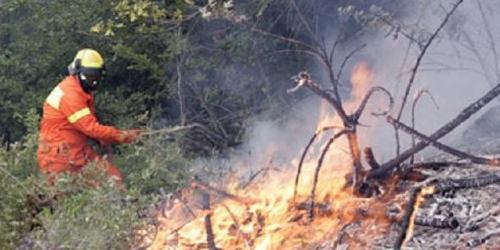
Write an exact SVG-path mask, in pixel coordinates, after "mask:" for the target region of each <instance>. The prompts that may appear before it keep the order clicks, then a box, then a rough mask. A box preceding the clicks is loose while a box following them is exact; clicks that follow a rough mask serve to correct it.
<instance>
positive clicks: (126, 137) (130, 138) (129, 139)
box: [118, 129, 141, 143]
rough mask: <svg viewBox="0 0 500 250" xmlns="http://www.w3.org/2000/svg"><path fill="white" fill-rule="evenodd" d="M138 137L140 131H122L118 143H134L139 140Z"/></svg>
mask: <svg viewBox="0 0 500 250" xmlns="http://www.w3.org/2000/svg"><path fill="white" fill-rule="evenodd" d="M140 135H141V130H140V129H130V130H123V131H122V132H121V133H120V135H119V138H118V141H119V142H120V143H134V142H136V141H137V140H138V139H139V136H140Z"/></svg>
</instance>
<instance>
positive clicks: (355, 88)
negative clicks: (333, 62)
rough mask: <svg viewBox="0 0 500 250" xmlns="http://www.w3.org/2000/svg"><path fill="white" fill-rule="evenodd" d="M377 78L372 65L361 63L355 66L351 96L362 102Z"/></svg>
mask: <svg viewBox="0 0 500 250" xmlns="http://www.w3.org/2000/svg"><path fill="white" fill-rule="evenodd" d="M374 77H375V74H374V73H373V71H372V69H371V67H370V65H368V63H366V62H360V63H358V64H356V66H354V69H353V70H352V73H351V84H352V90H351V95H352V99H354V100H356V101H357V100H361V98H363V96H364V94H366V92H367V91H368V89H369V88H370V85H371V83H372V81H373V79H374Z"/></svg>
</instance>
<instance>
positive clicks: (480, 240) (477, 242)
mask: <svg viewBox="0 0 500 250" xmlns="http://www.w3.org/2000/svg"><path fill="white" fill-rule="evenodd" d="M498 235H500V229H495V230H493V231H491V232H488V233H487V234H486V235H485V236H480V237H479V238H477V239H472V240H470V241H468V242H467V246H468V247H477V246H480V245H482V244H484V243H485V242H486V241H487V240H488V239H490V238H491V237H493V236H498Z"/></svg>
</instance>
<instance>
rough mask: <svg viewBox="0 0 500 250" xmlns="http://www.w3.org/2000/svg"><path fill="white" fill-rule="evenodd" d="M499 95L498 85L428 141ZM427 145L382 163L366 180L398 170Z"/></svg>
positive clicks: (444, 132) (454, 126)
mask: <svg viewBox="0 0 500 250" xmlns="http://www.w3.org/2000/svg"><path fill="white" fill-rule="evenodd" d="M499 94H500V84H499V85H497V86H495V87H494V88H493V89H491V90H490V91H488V93H486V94H485V95H484V96H483V97H481V98H480V99H479V100H477V101H475V102H474V103H472V104H471V105H469V106H468V107H466V108H465V109H464V110H463V111H462V112H461V113H459V114H458V115H457V116H456V117H455V118H454V119H453V120H451V121H450V122H448V123H447V124H445V125H444V126H442V127H441V128H440V129H438V130H437V131H436V132H434V133H433V134H432V135H430V136H429V139H431V140H433V141H437V140H439V139H440V138H441V137H443V136H445V135H447V134H448V133H450V132H451V131H452V130H453V129H455V128H456V127H458V125H460V124H462V123H463V122H464V121H466V120H467V119H469V118H470V117H471V116H472V115H473V114H475V113H476V112H477V111H479V110H480V109H481V108H482V107H484V106H485V105H486V104H488V103H489V102H490V101H492V100H493V99H495V98H496V97H497V96H498V95H499ZM428 145H429V142H426V141H422V142H419V143H417V144H416V145H415V146H414V147H411V148H409V149H407V150H406V151H404V152H403V153H401V154H400V155H398V156H397V157H395V158H394V159H392V160H389V161H388V162H386V163H384V164H383V165H382V166H380V168H379V169H375V170H373V171H371V172H370V173H369V174H368V176H367V177H368V178H380V177H383V176H386V175H387V174H388V173H389V171H391V170H393V169H394V168H398V167H399V165H400V164H401V163H402V162H404V161H405V160H407V159H408V158H410V157H411V156H412V155H413V154H415V153H417V152H420V151H421V150H422V149H424V148H425V147H427V146H428Z"/></svg>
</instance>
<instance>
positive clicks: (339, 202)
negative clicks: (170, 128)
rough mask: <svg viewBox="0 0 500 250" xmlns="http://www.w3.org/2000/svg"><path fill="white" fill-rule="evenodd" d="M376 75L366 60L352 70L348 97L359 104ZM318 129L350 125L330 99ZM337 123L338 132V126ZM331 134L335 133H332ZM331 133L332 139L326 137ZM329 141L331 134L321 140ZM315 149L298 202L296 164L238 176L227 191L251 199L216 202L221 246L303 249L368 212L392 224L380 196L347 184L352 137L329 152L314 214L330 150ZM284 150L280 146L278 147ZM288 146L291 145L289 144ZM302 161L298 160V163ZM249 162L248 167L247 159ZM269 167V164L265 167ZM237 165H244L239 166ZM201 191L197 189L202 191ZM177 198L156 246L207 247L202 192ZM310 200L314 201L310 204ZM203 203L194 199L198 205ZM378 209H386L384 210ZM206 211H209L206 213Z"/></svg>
mask: <svg viewBox="0 0 500 250" xmlns="http://www.w3.org/2000/svg"><path fill="white" fill-rule="evenodd" d="M372 78H373V73H372V71H371V70H370V67H369V66H368V64H366V63H360V64H358V65H357V66H356V67H355V68H354V70H353V72H352V76H351V82H352V85H353V88H352V95H351V96H352V98H351V99H350V100H348V101H347V102H346V103H345V105H346V106H345V107H346V109H348V110H349V111H350V110H351V109H354V107H355V106H356V105H358V104H359V101H360V100H361V98H362V97H363V95H364V94H365V93H366V90H367V88H368V87H369V85H370V83H371V81H372ZM321 105H322V107H321V114H320V117H319V121H318V125H317V129H318V130H320V129H321V128H322V127H325V126H336V127H339V129H341V128H342V126H343V123H342V121H341V120H340V119H339V118H338V117H337V116H335V115H334V113H333V112H329V111H328V110H331V107H330V106H329V105H328V104H327V103H326V102H323V103H322V104H321ZM339 129H335V130H334V132H338V131H339ZM324 134H325V138H327V136H331V135H332V132H325V133H324ZM323 139H324V138H323ZM320 141H322V142H324V141H325V140H320ZM318 144H319V145H318V146H316V148H315V149H313V150H311V153H310V154H309V157H308V158H306V161H305V162H304V165H303V172H302V174H301V179H300V183H299V188H298V197H297V199H296V200H295V203H294V202H293V195H294V190H293V189H294V182H293V180H294V177H295V171H296V170H295V168H290V167H288V168H286V167H285V166H283V167H281V168H280V169H282V170H281V172H270V171H267V172H266V173H267V174H265V173H263V174H262V175H261V176H259V177H258V178H256V180H255V181H254V182H252V183H251V184H249V185H241V183H240V182H238V181H236V180H237V179H238V178H235V180H233V181H230V182H229V184H226V185H224V186H225V187H224V189H225V190H226V191H227V192H229V193H231V194H233V195H235V196H238V197H241V198H242V199H243V200H245V201H247V202H241V201H236V200H234V199H228V198H223V199H221V198H220V197H219V198H217V199H215V198H214V195H213V196H212V197H213V198H214V199H215V200H213V204H212V208H211V210H210V211H209V213H208V214H210V216H211V221H212V227H213V231H214V236H215V243H216V245H217V247H219V248H221V249H303V248H305V247H307V246H310V245H311V244H313V243H316V242H320V241H322V240H326V239H330V238H332V237H333V238H335V236H336V235H337V234H336V233H337V232H339V231H340V230H342V229H341V228H342V227H343V226H345V225H346V224H347V223H350V222H352V221H353V220H355V219H356V218H358V217H360V216H362V217H363V223H364V224H365V225H364V227H366V231H369V232H371V231H374V232H375V231H376V232H377V233H378V234H379V235H380V233H381V232H380V231H384V230H386V229H385V228H384V226H383V222H385V219H381V218H382V217H383V216H382V214H381V211H383V209H380V208H382V207H383V206H384V205H383V204H379V203H377V202H375V201H374V200H372V199H362V198H357V197H355V196H353V195H351V193H350V192H349V191H347V190H344V189H343V187H344V184H345V180H344V176H345V174H346V173H348V172H350V171H351V167H352V166H351V165H352V160H351V158H350V155H349V152H348V146H347V140H345V139H341V140H338V141H337V142H335V144H334V145H332V147H331V148H330V151H329V152H328V154H327V156H326V158H325V161H324V164H323V167H322V171H321V175H320V178H319V181H318V184H317V189H316V190H317V192H316V195H315V197H314V198H315V202H316V204H317V207H315V208H314V209H315V211H316V212H315V217H314V218H313V220H311V219H310V218H309V213H308V211H307V210H308V208H310V204H311V203H310V193H311V188H312V184H313V176H314V170H315V168H316V167H317V160H318V156H319V154H320V153H321V150H323V147H322V146H321V144H320V143H318ZM273 150H280V149H273ZM282 150H286V149H282ZM297 162H298V160H293V161H292V164H291V165H293V166H297V164H296V163H297ZM242 165H244V164H243V163H242ZM265 167H266V166H261V168H265ZM235 169H244V167H242V168H239V166H235ZM194 196H196V195H194ZM187 199H188V200H187V201H186V200H182V201H181V200H180V199H177V200H174V201H173V202H172V204H170V205H169V207H168V209H167V210H166V211H167V212H164V211H163V212H161V213H160V215H159V219H158V220H159V223H160V227H159V230H158V231H157V232H156V233H155V234H152V235H150V238H151V239H150V243H152V244H151V245H150V249H200V248H201V249H203V248H206V246H207V233H206V229H205V224H204V218H205V216H207V211H205V212H203V211H201V210H200V209H196V208H191V209H193V210H197V211H195V212H190V213H187V212H186V210H187V207H188V206H190V204H191V205H192V204H196V202H193V200H194V199H195V198H193V197H191V196H188V198H187ZM308 205H309V206H308ZM195 206H196V205H193V207H195ZM377 207H378V208H377ZM200 211H201V212H200Z"/></svg>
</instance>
